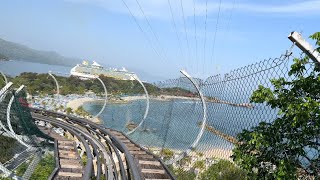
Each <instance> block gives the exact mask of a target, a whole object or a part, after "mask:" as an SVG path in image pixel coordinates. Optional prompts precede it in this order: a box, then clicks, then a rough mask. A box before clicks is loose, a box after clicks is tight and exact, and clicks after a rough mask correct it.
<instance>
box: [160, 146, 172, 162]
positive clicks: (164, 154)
mask: <svg viewBox="0 0 320 180" xmlns="http://www.w3.org/2000/svg"><path fill="white" fill-rule="evenodd" d="M160 155H161V156H162V157H163V159H164V160H165V161H166V160H169V159H171V158H172V157H173V155H174V152H173V151H172V150H170V149H166V148H165V149H162V150H161V151H160Z"/></svg>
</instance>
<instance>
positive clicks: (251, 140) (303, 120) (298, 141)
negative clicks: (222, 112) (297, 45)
mask: <svg viewBox="0 0 320 180" xmlns="http://www.w3.org/2000/svg"><path fill="white" fill-rule="evenodd" d="M310 37H311V38H312V39H314V40H316V45H317V46H318V47H317V50H318V51H319V50H320V49H319V46H320V33H319V32H318V33H315V34H313V35H312V36H310ZM310 64H312V63H310V60H309V57H307V56H305V57H303V58H301V59H297V58H295V59H294V63H293V65H292V66H291V70H290V71H289V73H288V75H289V76H290V77H291V78H290V79H285V78H279V79H273V80H271V83H272V85H273V89H270V88H266V87H263V86H259V88H258V89H257V90H256V91H254V93H253V94H252V96H251V102H255V103H266V105H267V106H270V107H271V108H277V109H278V110H279V116H278V118H277V119H275V120H274V121H273V122H272V123H266V122H261V123H260V124H259V125H258V126H257V127H254V128H252V129H251V130H244V131H243V132H242V133H240V134H239V135H238V140H239V142H241V143H240V144H239V145H237V146H236V148H235V149H234V151H233V153H234V154H233V160H234V161H235V162H236V163H237V164H238V165H239V166H240V167H242V168H243V169H245V170H247V171H248V173H249V175H250V176H251V177H253V178H256V179H262V178H263V179H265V178H266V179H296V178H297V177H298V176H299V173H301V172H303V173H306V174H308V175H312V176H315V177H316V179H317V178H319V175H320V168H319V166H320V163H319V159H318V155H317V154H319V150H320V128H319V127H320V118H319V114H320V108H319V107H320V102H319V100H320V75H319V72H320V68H319V67H320V65H319V64H314V65H311V66H310ZM309 67H311V68H312V69H309ZM308 70H309V71H308ZM310 70H311V72H310ZM307 71H308V72H307Z"/></svg>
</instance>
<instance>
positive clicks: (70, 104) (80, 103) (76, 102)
mask: <svg viewBox="0 0 320 180" xmlns="http://www.w3.org/2000/svg"><path fill="white" fill-rule="evenodd" d="M97 101H99V100H97V99H94V98H79V99H74V100H71V101H69V102H68V103H67V107H70V108H71V109H72V110H74V111H75V110H77V109H78V108H79V107H80V106H83V105H84V104H85V103H88V102H97Z"/></svg>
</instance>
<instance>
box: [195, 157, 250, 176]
mask: <svg viewBox="0 0 320 180" xmlns="http://www.w3.org/2000/svg"><path fill="white" fill-rule="evenodd" d="M199 179H200V180H229V179H230V180H231V179H232V180H244V179H247V177H246V172H245V171H244V170H242V169H240V168H239V167H237V166H235V165H234V164H233V163H232V162H230V161H227V160H220V161H219V162H218V163H215V164H213V165H211V166H210V167H209V168H208V169H207V170H205V171H204V172H203V173H201V174H200V176H199Z"/></svg>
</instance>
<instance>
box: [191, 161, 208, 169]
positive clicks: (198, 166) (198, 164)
mask: <svg viewBox="0 0 320 180" xmlns="http://www.w3.org/2000/svg"><path fill="white" fill-rule="evenodd" d="M193 167H194V168H195V169H199V170H204V169H205V168H206V165H205V162H204V160H199V161H196V162H194V164H193Z"/></svg>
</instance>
